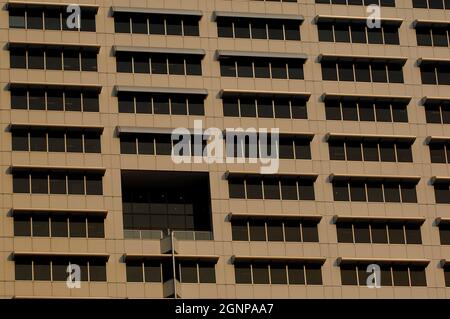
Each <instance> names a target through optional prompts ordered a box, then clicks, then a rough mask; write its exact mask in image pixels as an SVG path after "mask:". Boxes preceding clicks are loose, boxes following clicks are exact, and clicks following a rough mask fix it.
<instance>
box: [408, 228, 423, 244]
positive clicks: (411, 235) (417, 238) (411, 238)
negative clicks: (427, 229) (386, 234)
mask: <svg viewBox="0 0 450 319" xmlns="http://www.w3.org/2000/svg"><path fill="white" fill-rule="evenodd" d="M405 233H406V243H407V244H416V245H420V244H422V235H421V233H420V225H419V224H409V225H405Z"/></svg>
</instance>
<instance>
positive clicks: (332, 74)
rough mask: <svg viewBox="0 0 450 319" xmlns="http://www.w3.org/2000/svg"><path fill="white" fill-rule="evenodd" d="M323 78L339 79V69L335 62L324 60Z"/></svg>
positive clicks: (322, 64)
mask: <svg viewBox="0 0 450 319" xmlns="http://www.w3.org/2000/svg"><path fill="white" fill-rule="evenodd" d="M321 66H322V80H324V81H337V79H338V77H337V70H336V63H335V62H322V63H321Z"/></svg>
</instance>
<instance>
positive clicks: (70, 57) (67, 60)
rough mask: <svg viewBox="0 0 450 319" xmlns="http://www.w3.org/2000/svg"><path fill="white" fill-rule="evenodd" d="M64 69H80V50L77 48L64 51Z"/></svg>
mask: <svg viewBox="0 0 450 319" xmlns="http://www.w3.org/2000/svg"><path fill="white" fill-rule="evenodd" d="M63 58H64V70H66V71H80V52H79V51H75V50H65V51H63Z"/></svg>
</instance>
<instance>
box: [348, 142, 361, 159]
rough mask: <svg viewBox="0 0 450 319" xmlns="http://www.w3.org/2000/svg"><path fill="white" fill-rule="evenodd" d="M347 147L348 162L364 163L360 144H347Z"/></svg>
mask: <svg viewBox="0 0 450 319" xmlns="http://www.w3.org/2000/svg"><path fill="white" fill-rule="evenodd" d="M345 146H346V151H347V160H348V161H362V151H361V143H360V142H347V143H346V144H345Z"/></svg>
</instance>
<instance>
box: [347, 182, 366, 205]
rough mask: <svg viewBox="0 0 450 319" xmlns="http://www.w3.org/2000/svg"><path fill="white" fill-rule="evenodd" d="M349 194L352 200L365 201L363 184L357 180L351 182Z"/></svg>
mask: <svg viewBox="0 0 450 319" xmlns="http://www.w3.org/2000/svg"><path fill="white" fill-rule="evenodd" d="M350 196H351V201H352V202H365V201H366V188H365V184H364V183H359V182H351V183H350Z"/></svg>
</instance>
